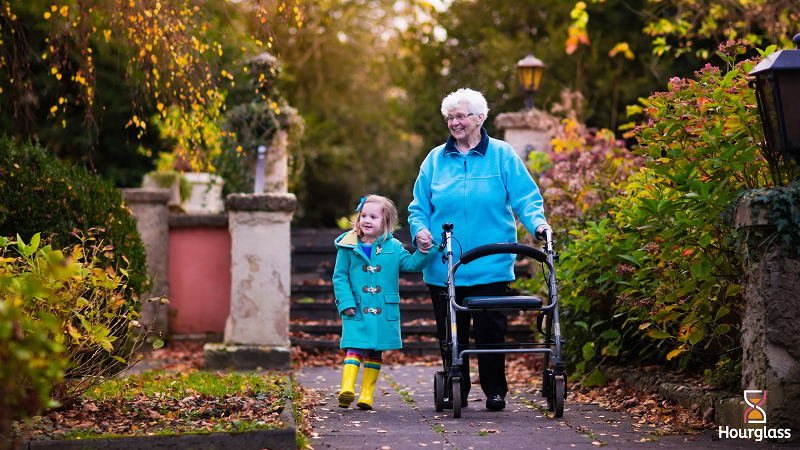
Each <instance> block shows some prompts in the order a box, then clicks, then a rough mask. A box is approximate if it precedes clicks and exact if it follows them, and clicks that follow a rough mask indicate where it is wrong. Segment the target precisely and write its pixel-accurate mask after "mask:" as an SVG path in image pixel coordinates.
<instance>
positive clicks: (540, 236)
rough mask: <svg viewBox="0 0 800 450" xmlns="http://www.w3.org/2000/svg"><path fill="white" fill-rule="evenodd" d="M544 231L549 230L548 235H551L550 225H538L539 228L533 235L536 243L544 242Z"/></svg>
mask: <svg viewBox="0 0 800 450" xmlns="http://www.w3.org/2000/svg"><path fill="white" fill-rule="evenodd" d="M545 230H550V234H551V235H552V234H553V229H552V228H550V225H548V224H546V223H545V224H542V225H539V228H537V229H536V233H534V237H535V238H536V240H537V241H543V240H545V235H544V232H545Z"/></svg>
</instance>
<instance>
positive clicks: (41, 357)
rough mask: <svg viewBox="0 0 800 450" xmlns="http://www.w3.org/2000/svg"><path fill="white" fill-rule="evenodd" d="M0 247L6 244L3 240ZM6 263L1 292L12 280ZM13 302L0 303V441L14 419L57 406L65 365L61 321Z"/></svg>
mask: <svg viewBox="0 0 800 450" xmlns="http://www.w3.org/2000/svg"><path fill="white" fill-rule="evenodd" d="M0 244H4V243H3V240H2V239H0ZM0 260H2V257H0ZM2 261H5V260H2ZM3 264H5V262H0V290H2V291H5V287H4V286H5V285H6V284H7V283H10V282H12V281H11V279H10V278H5V277H3V275H2V273H3V272H2V271H3V266H2V265H3ZM4 294H5V292H4ZM14 300H15V299H14V298H5V295H4V300H3V301H0V439H4V438H6V437H8V434H9V431H10V428H11V421H12V420H14V419H17V418H29V417H32V416H34V415H36V414H37V413H38V412H39V411H40V410H41V409H42V408H43V407H49V406H54V405H56V404H55V403H53V402H52V401H51V400H50V390H51V389H52V387H53V386H54V385H55V384H57V383H58V382H60V381H61V380H62V377H63V368H64V365H65V364H64V362H65V361H64V359H63V358H61V352H62V351H63V350H64V347H63V345H62V342H63V336H62V334H61V333H60V327H59V324H58V320H57V319H56V318H55V317H53V316H52V315H49V314H47V313H39V314H37V317H36V318H33V317H30V316H28V315H26V314H25V313H24V312H23V311H21V310H20V308H18V307H17V306H15V303H16V302H15V301H14ZM0 447H2V445H0Z"/></svg>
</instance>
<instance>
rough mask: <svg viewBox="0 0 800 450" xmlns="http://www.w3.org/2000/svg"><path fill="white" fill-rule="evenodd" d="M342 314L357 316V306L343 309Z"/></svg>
mask: <svg viewBox="0 0 800 450" xmlns="http://www.w3.org/2000/svg"><path fill="white" fill-rule="evenodd" d="M342 315H344V316H355V315H356V309H355V308H347V309H345V310H344V311H342Z"/></svg>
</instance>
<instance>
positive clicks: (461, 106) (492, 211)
mask: <svg viewBox="0 0 800 450" xmlns="http://www.w3.org/2000/svg"><path fill="white" fill-rule="evenodd" d="M488 114H489V108H488V107H487V105H486V100H485V99H484V98H483V95H482V94H481V93H480V92H477V91H473V90H471V89H459V90H458V91H456V92H453V93H451V94H450V95H448V96H447V97H445V98H444V100H442V115H444V120H445V122H447V127H448V128H449V130H450V136H449V137H448V139H447V142H446V143H445V144H443V145H440V146H438V147H436V148H434V149H433V150H431V152H430V153H428V156H427V157H426V158H425V160H424V161H423V162H422V165H421V166H420V171H419V176H418V177H417V181H416V183H415V184H414V200H413V201H412V202H411V204H410V205H409V207H408V211H409V213H410V215H409V218H408V221H409V223H410V225H411V235H412V236H414V243H415V245H416V246H417V247H418V248H419V249H420V250H421V251H422V252H427V251H428V250H429V249H431V248H432V246H433V244H432V242H433V236H432V233H439V232H441V226H442V224H443V223H446V222H450V223H452V224H453V233H454V235H455V237H456V238H457V239H458V242H459V243H460V244H461V245H460V246H459V245H455V246H454V247H453V252H454V253H455V255H454V256H455V257H456V260H457V258H458V257H460V254H459V253H458V251H459V250H460V251H461V252H466V251H468V250H471V249H473V248H476V247H479V246H481V245H485V244H495V243H502V242H516V241H517V228H516V222H515V220H514V213H516V214H517V216H519V219H520V221H521V222H522V224H523V225H525V227H526V228H527V229H528V230H535V235H536V236H537V238H538V237H540V236H541V234H542V233H543V232H544V230H545V229H550V226H549V225H548V224H547V221H546V220H545V217H544V211H543V209H542V204H543V200H542V196H541V194H540V193H539V188H538V187H537V186H536V183H534V181H533V179H532V178H531V176H530V174H529V173H528V170H527V169H526V168H525V164H523V162H522V160H521V159H520V158H519V156H517V154H516V153H515V152H514V149H513V148H511V146H510V145H508V144H507V143H506V142H503V141H500V140H497V139H494V138H491V137H489V135H488V134H486V130H485V129H484V128H483V127H482V125H483V123H484V122H485V121H486V117H487V115H488ZM512 210H513V212H512ZM514 258H515V256H514V255H510V254H502V255H493V256H487V257H484V258H480V259H478V260H476V261H475V262H473V263H472V264H469V265H466V266H462V267H461V268H460V269H459V271H458V274H457V276H456V280H455V284H456V302H457V303H458V304H459V305H460V304H462V302H463V300H464V298H465V297H474V296H492V295H504V294H505V291H506V289H507V288H508V283H509V282H510V281H513V280H514ZM423 274H424V279H425V283H426V284H427V285H428V288H429V289H430V293H431V300H432V301H433V309H434V312H435V314H436V327H437V332H438V334H439V340H440V341H445V339H447V330H446V329H445V317H446V308H447V290H446V288H445V283H446V281H447V267H446V266H445V265H444V264H442V263H441V262H437V261H436V260H434V261H432V262H431V263H430V264H429V265H428V267H427V268H425V270H424V271H423ZM472 318H473V319H474V325H475V333H474V335H475V342H476V343H477V344H496V343H502V342H504V335H505V332H506V330H507V328H508V317H507V314H506V313H505V312H502V311H490V312H473V313H472ZM456 321H457V324H458V329H459V330H463V331H461V332H459V333H458V340H459V346H461V345H465V344H467V343H468V340H469V334H468V333H467V332H466V330H468V329H469V326H470V313H465V312H458V313H457V314H456ZM445 357H446V355H445V352H444V349H442V358H443V359H444V358H445ZM461 370H462V372H461V373H463V374H469V358H468V356H467V357H465V358H464V364H463V365H462V367H461ZM478 373H479V376H480V382H481V387H482V388H483V392H484V394H486V408H488V409H490V410H493V411H499V410H502V409H503V408H505V405H506V402H505V396H506V393H507V391H508V386H507V383H506V375H505V355H504V354H502V353H490V354H479V355H478ZM465 378H466V386H465V387H463V388H462V396H463V397H464V398H463V399H462V405H464V406H467V401H466V398H467V394H468V393H469V390H470V385H469V376H466V377H465ZM445 407H449V408H452V400H451V399H448V400H447V401H446V403H445Z"/></svg>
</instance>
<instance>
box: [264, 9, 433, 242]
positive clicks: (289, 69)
mask: <svg viewBox="0 0 800 450" xmlns="http://www.w3.org/2000/svg"><path fill="white" fill-rule="evenodd" d="M396 3H397V2H395V1H394V0H373V1H364V0H353V1H345V0H326V1H313V2H310V1H309V2H306V3H303V4H304V5H305V6H306V10H305V11H306V20H305V23H304V24H303V27H302V28H298V27H282V28H280V29H277V28H276V30H275V32H276V41H275V47H274V48H275V50H276V55H277V56H278V57H279V59H280V60H281V61H282V62H283V68H282V76H281V79H280V82H279V88H280V91H281V92H282V93H284V94H285V96H286V98H287V100H288V102H289V104H291V105H292V106H294V107H296V108H297V109H298V110H299V112H300V114H301V115H302V117H303V119H304V121H305V123H306V131H305V135H304V138H303V141H302V143H301V147H302V153H303V158H304V160H305V170H304V173H303V177H302V179H300V180H299V183H298V185H297V190H296V193H297V195H298V200H299V206H298V212H297V215H296V218H295V223H296V224H299V225H301V226H335V224H336V221H337V220H338V219H340V218H341V217H342V216H349V215H352V214H353V212H354V211H353V210H354V208H355V205H356V204H357V202H358V199H359V198H360V197H361V196H363V195H364V194H366V193H379V194H382V195H386V196H388V197H390V198H392V199H393V200H394V201H395V202H396V204H397V206H398V210H399V211H401V214H402V212H403V211H404V210H405V209H406V206H407V205H408V203H409V202H410V200H411V188H412V186H413V182H414V177H415V176H416V174H417V171H418V168H419V166H418V164H417V157H418V155H419V152H420V151H421V149H422V146H421V143H420V141H419V138H418V137H417V136H416V135H415V133H414V132H413V128H412V127H411V126H410V125H409V120H408V119H407V117H408V115H410V114H412V113H411V112H410V111H408V110H406V109H405V107H404V106H401V104H405V103H406V101H407V100H406V99H405V90H404V88H403V87H402V84H401V82H400V81H402V80H400V81H398V80H396V79H394V78H393V76H392V74H393V71H395V70H396V68H397V66H398V50H399V48H400V47H399V42H398V40H397V38H398V31H397V29H396V27H395V19H398V18H399V17H405V16H406V15H407V14H408V11H407V10H406V9H404V7H403V8H401V7H400V6H396ZM414 4H415V2H406V6H407V7H409V8H410V7H411V5H414ZM409 100H410V99H409ZM418 106H419V109H420V110H425V109H426V108H427V107H428V105H427V104H424V103H421V102H420V104H419V105H418Z"/></svg>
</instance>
